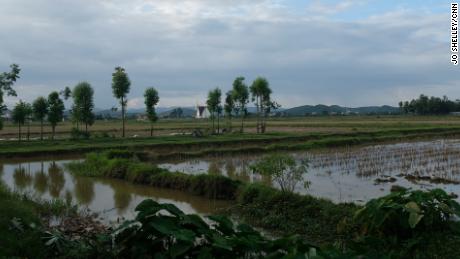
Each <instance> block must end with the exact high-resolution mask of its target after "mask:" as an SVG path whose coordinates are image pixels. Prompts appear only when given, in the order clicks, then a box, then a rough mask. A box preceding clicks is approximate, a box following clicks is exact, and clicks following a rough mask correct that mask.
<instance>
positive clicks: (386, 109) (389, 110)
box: [282, 104, 399, 116]
mask: <svg viewBox="0 0 460 259" xmlns="http://www.w3.org/2000/svg"><path fill="white" fill-rule="evenodd" d="M282 113H283V115H286V116H305V115H325V114H329V115H334V114H364V115H365V114H396V113H399V108H398V107H393V106H389V105H383V106H365V107H357V108H350V107H343V106H339V105H330V106H328V105H324V104H318V105H303V106H299V107H294V108H290V109H286V110H284V111H283V112H282Z"/></svg>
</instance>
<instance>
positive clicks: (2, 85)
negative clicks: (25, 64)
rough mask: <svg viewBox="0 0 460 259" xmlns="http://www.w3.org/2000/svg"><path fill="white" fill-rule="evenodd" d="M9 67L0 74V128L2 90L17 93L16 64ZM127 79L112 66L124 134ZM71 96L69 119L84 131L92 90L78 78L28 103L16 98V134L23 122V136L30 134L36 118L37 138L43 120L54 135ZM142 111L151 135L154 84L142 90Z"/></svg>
mask: <svg viewBox="0 0 460 259" xmlns="http://www.w3.org/2000/svg"><path fill="white" fill-rule="evenodd" d="M10 68H11V71H9V72H3V73H2V74H0V129H2V128H3V123H2V120H1V118H2V115H3V114H4V112H5V110H6V105H4V102H3V97H4V94H5V93H6V94H7V95H8V96H17V93H16V91H15V90H14V89H13V84H14V83H15V82H16V80H17V79H19V73H20V71H21V70H20V68H19V66H18V65H16V64H13V65H11V66H10ZM130 86H131V81H130V79H129V77H128V74H127V73H126V71H125V70H124V69H123V68H121V67H116V68H115V71H114V73H113V74H112V92H113V95H114V97H115V98H117V99H118V100H119V103H120V106H121V116H122V136H123V137H125V119H126V105H127V94H128V93H129V90H130ZM69 98H72V100H73V104H72V107H71V109H70V114H71V118H72V121H73V122H74V124H75V125H76V129H77V130H78V131H82V127H83V126H84V132H85V133H86V134H88V126H91V125H92V124H93V123H94V120H95V114H94V90H93V87H92V86H91V84H89V83H88V82H80V83H78V84H77V85H76V86H75V87H74V88H73V89H70V88H69V87H66V88H65V89H64V90H62V91H60V92H57V91H53V92H51V93H50V94H49V95H48V97H44V96H40V97H37V99H35V100H34V101H33V103H32V104H29V103H26V102H23V101H22V100H20V101H19V102H18V103H17V104H16V105H15V106H14V108H13V110H12V113H11V115H12V116H11V118H12V120H13V122H15V123H16V124H17V125H18V138H19V140H21V138H22V130H21V128H22V127H23V126H24V125H26V124H27V128H28V130H27V139H29V136H30V130H29V128H30V127H29V126H30V122H31V121H32V120H37V121H39V122H40V139H43V125H44V122H45V120H47V121H48V122H49V124H50V126H51V129H52V135H51V138H52V139H54V136H55V132H56V131H55V129H56V126H57V125H58V123H59V122H61V121H63V119H64V111H65V106H64V100H67V99H69ZM144 98H145V105H146V114H147V117H148V119H149V120H150V122H151V129H150V134H151V135H153V123H154V122H155V121H157V119H158V117H157V115H156V111H155V106H156V105H157V104H158V102H159V96H158V92H157V90H156V89H155V88H153V87H149V88H147V89H146V90H145V93H144Z"/></svg>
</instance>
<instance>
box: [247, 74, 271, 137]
mask: <svg viewBox="0 0 460 259" xmlns="http://www.w3.org/2000/svg"><path fill="white" fill-rule="evenodd" d="M250 92H251V97H252V101H253V102H255V105H256V111H257V133H263V132H265V120H266V116H267V113H269V112H270V107H272V103H271V98H270V96H271V93H272V90H271V89H270V86H269V83H268V81H267V79H265V78H263V77H257V78H256V79H255V80H254V82H253V83H252V85H251V87H250Z"/></svg>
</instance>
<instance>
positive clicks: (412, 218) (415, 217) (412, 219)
mask: <svg viewBox="0 0 460 259" xmlns="http://www.w3.org/2000/svg"><path fill="white" fill-rule="evenodd" d="M422 218H423V214H418V213H415V212H411V213H409V226H410V227H411V228H415V226H417V224H418V223H419V222H420V220H421V219H422Z"/></svg>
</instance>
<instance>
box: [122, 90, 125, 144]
mask: <svg viewBox="0 0 460 259" xmlns="http://www.w3.org/2000/svg"><path fill="white" fill-rule="evenodd" d="M121 120H122V137H123V138H124V137H125V102H124V98H123V97H121Z"/></svg>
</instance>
